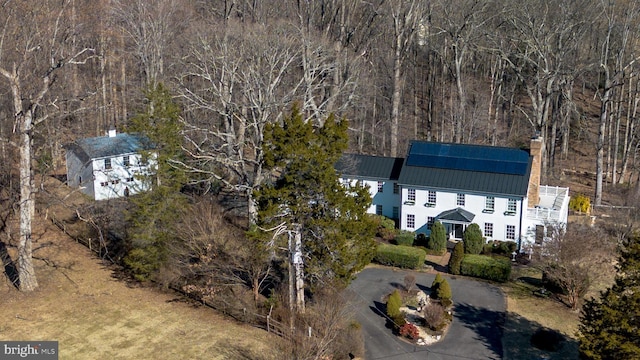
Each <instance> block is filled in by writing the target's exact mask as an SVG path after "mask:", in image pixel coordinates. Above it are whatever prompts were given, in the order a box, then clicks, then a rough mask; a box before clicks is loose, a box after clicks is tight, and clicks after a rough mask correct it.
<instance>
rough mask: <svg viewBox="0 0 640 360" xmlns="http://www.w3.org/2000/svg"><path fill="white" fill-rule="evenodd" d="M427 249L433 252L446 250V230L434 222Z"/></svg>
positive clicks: (440, 224) (437, 222)
mask: <svg viewBox="0 0 640 360" xmlns="http://www.w3.org/2000/svg"><path fill="white" fill-rule="evenodd" d="M427 248H429V249H431V250H435V251H443V250H446V249H447V230H446V229H445V228H444V225H442V223H440V222H439V221H436V222H434V223H433V225H432V226H431V235H430V236H429V241H427Z"/></svg>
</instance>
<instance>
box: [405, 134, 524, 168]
mask: <svg viewBox="0 0 640 360" xmlns="http://www.w3.org/2000/svg"><path fill="white" fill-rule="evenodd" d="M528 163H529V154H528V153H527V152H526V151H523V150H519V149H510V148H499V147H489V146H475V145H462V144H441V143H429V142H414V143H412V144H411V148H410V149H409V155H408V156H407V165H408V166H420V167H432V168H440V169H452V170H465V171H477V172H490V173H498V174H511V175H525V174H526V172H527V166H528Z"/></svg>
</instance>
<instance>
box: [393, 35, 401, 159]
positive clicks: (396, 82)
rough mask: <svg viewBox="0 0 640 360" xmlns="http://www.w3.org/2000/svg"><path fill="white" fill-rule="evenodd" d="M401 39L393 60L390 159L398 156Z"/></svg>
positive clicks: (397, 42)
mask: <svg viewBox="0 0 640 360" xmlns="http://www.w3.org/2000/svg"><path fill="white" fill-rule="evenodd" d="M401 46H402V44H401V39H400V38H399V37H398V38H396V45H395V49H394V54H395V58H394V59H393V95H392V100H391V139H390V140H391V157H396V156H398V128H399V122H400V96H401V92H400V89H401V88H402V71H401V70H402V49H401Z"/></svg>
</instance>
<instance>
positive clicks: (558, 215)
mask: <svg viewBox="0 0 640 360" xmlns="http://www.w3.org/2000/svg"><path fill="white" fill-rule="evenodd" d="M562 218H563V217H562V210H554V209H544V208H528V209H527V219H531V220H547V221H553V220H555V221H560V220H561V219H562Z"/></svg>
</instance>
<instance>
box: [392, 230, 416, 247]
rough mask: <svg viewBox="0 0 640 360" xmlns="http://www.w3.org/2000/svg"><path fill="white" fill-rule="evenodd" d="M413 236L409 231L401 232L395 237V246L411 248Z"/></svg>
mask: <svg viewBox="0 0 640 360" xmlns="http://www.w3.org/2000/svg"><path fill="white" fill-rule="evenodd" d="M414 239H415V234H414V233H413V232H411V231H406V230H402V231H400V233H399V234H398V235H396V244H398V245H404V246H412V245H413V240H414Z"/></svg>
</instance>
